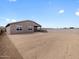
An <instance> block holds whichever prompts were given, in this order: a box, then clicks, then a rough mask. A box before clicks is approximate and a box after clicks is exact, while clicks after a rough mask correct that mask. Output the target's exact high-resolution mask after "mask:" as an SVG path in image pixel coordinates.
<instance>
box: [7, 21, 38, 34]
mask: <svg viewBox="0 0 79 59" xmlns="http://www.w3.org/2000/svg"><path fill="white" fill-rule="evenodd" d="M18 26H20V27H21V29H22V30H17V28H18ZM34 26H38V25H37V24H35V23H33V22H20V23H14V24H11V25H10V26H8V27H7V32H8V33H9V34H17V33H18V34H19V33H32V32H34ZM30 28H31V30H30Z"/></svg>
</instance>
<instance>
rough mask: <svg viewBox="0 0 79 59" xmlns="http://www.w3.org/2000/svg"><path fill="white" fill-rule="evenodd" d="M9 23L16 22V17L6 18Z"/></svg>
mask: <svg viewBox="0 0 79 59" xmlns="http://www.w3.org/2000/svg"><path fill="white" fill-rule="evenodd" d="M5 20H6V21H7V22H8V23H10V22H16V19H8V18H7V19H5Z"/></svg>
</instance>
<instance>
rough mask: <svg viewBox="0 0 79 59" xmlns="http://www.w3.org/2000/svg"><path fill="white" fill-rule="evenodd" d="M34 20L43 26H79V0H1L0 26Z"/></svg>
mask: <svg viewBox="0 0 79 59" xmlns="http://www.w3.org/2000/svg"><path fill="white" fill-rule="evenodd" d="M22 20H33V21H35V22H37V23H39V24H41V25H42V26H43V27H49V28H50V27H51V28H60V27H72V26H73V27H79V0H0V26H6V25H7V24H8V23H11V22H16V21H22Z"/></svg>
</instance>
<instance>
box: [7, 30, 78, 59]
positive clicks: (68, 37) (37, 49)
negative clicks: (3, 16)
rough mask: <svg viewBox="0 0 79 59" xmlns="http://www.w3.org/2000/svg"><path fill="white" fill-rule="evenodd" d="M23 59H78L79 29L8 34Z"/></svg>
mask: <svg viewBox="0 0 79 59" xmlns="http://www.w3.org/2000/svg"><path fill="white" fill-rule="evenodd" d="M8 37H9V39H10V40H11V42H12V43H13V44H14V45H15V47H16V48H17V50H18V51H19V53H20V54H21V56H22V57H23V59H79V30H52V31H49V32H48V33H34V34H20V35H8Z"/></svg>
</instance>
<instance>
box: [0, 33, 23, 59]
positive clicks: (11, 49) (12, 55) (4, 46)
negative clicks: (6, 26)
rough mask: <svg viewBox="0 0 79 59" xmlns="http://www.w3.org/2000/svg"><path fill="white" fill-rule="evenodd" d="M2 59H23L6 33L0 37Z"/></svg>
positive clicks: (0, 58) (0, 56)
mask: <svg viewBox="0 0 79 59" xmlns="http://www.w3.org/2000/svg"><path fill="white" fill-rule="evenodd" d="M0 59H23V58H22V56H21V55H20V54H19V52H18V50H17V49H16V47H15V46H14V44H13V43H12V42H11V41H10V40H9V38H8V37H7V35H6V34H5V33H4V34H2V35H0Z"/></svg>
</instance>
